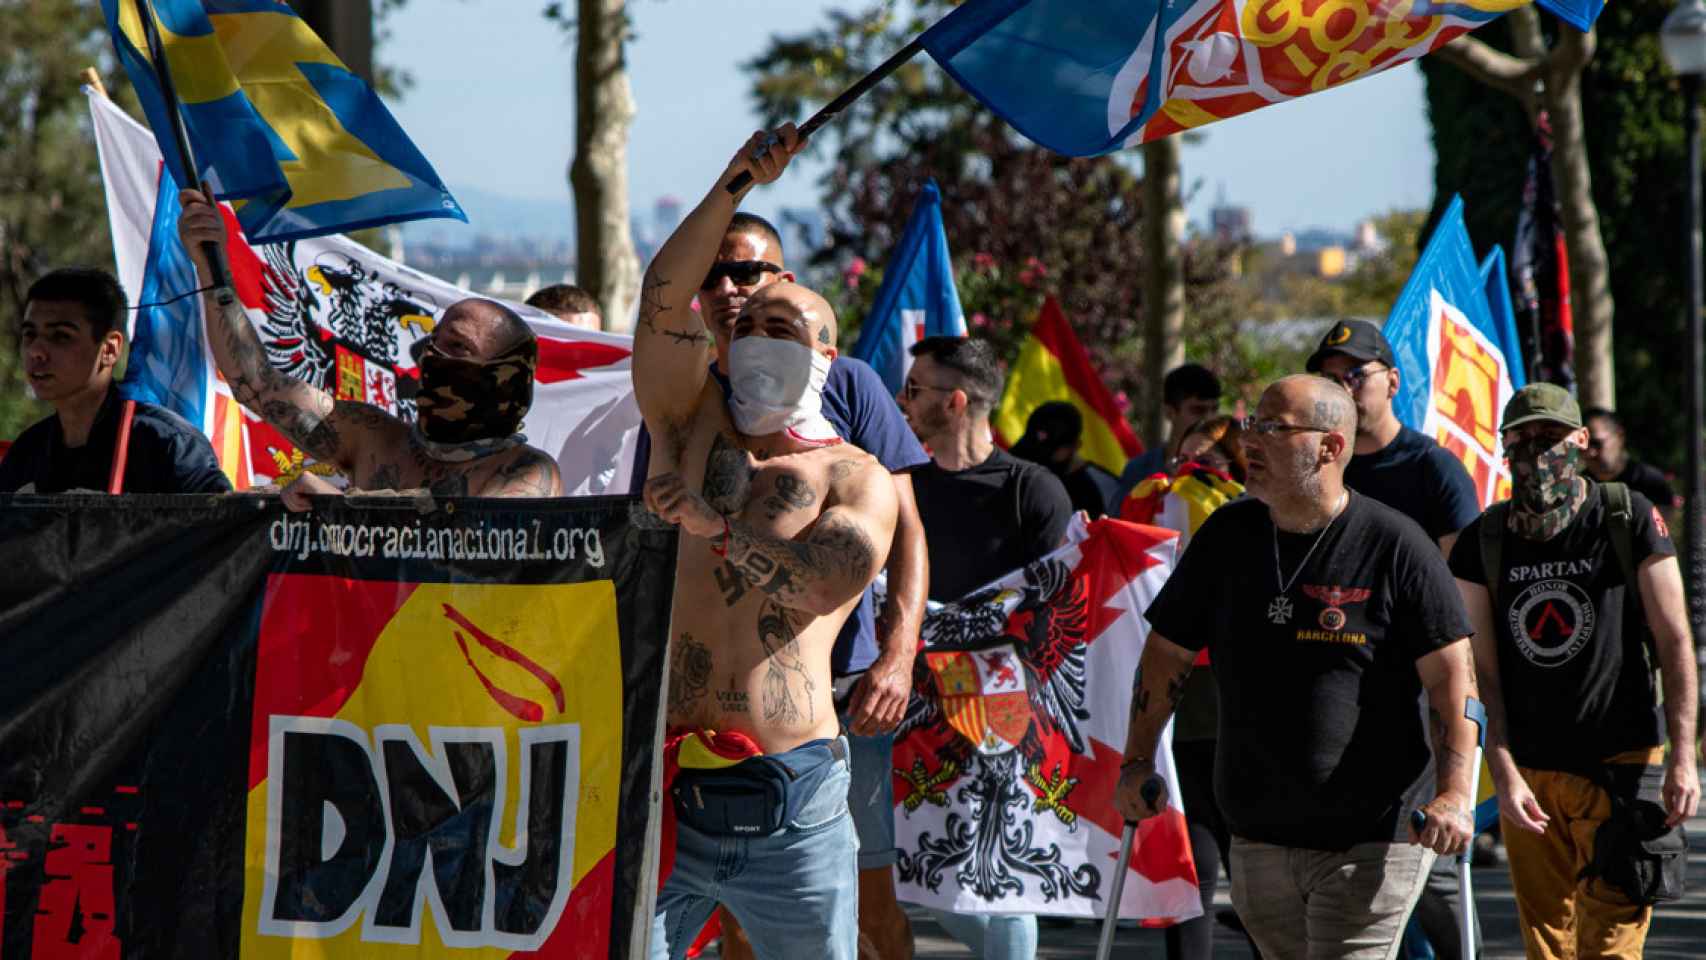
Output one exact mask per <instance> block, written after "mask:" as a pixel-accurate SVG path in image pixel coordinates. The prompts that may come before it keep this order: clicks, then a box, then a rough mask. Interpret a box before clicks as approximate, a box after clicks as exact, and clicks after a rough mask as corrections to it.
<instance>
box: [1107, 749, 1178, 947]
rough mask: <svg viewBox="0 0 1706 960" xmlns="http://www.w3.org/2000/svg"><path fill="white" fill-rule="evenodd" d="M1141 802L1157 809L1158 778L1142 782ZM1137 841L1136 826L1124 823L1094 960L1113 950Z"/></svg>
mask: <svg viewBox="0 0 1706 960" xmlns="http://www.w3.org/2000/svg"><path fill="white" fill-rule="evenodd" d="M1140 789H1141V791H1142V793H1143V802H1144V803H1147V804H1149V808H1150V809H1151V810H1155V809H1158V808H1157V805H1156V802H1157V801H1158V800H1160V799H1161V790H1162V783H1161V779H1160V778H1159V777H1150V778H1149V779H1148V780H1145V781H1143V786H1142V787H1141V788H1140ZM1136 839H1137V824H1136V823H1133V822H1131V821H1129V820H1128V821H1126V825H1125V830H1123V831H1121V833H1120V859H1119V863H1118V865H1117V868H1116V869H1115V870H1114V884H1113V888H1112V889H1111V890H1109V891H1108V912H1107V914H1106V915H1105V916H1104V917H1103V918H1102V938H1101V940H1099V941H1098V942H1097V944H1096V960H1108V957H1109V956H1111V955H1112V954H1113V950H1114V928H1115V927H1117V926H1119V922H1120V897H1121V896H1123V895H1124V894H1125V875H1126V871H1127V870H1128V869H1129V868H1130V867H1129V865H1130V863H1131V845H1132V842H1133V841H1135V840H1136Z"/></svg>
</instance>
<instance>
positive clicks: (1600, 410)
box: [1582, 407, 1626, 433]
mask: <svg viewBox="0 0 1706 960" xmlns="http://www.w3.org/2000/svg"><path fill="white" fill-rule="evenodd" d="M1589 420H1604V421H1606V422H1607V423H1609V424H1611V426H1612V428H1613V429H1614V430H1616V431H1617V432H1618V433H1624V432H1626V431H1625V430H1624V429H1623V418H1622V417H1619V416H1618V415H1617V411H1615V410H1612V409H1611V408H1609V407H1588V408H1587V409H1586V410H1583V411H1582V423H1584V424H1585V423H1587V422H1588V421H1589Z"/></svg>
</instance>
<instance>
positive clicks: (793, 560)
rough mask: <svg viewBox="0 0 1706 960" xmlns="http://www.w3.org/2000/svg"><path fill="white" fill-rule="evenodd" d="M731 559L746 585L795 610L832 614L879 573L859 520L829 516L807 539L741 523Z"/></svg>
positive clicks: (733, 532)
mask: <svg viewBox="0 0 1706 960" xmlns="http://www.w3.org/2000/svg"><path fill="white" fill-rule="evenodd" d="M726 549H727V553H728V560H729V563H730V564H731V565H733V567H734V568H735V570H737V571H738V572H739V573H740V575H741V576H742V577H743V578H744V579H745V580H746V582H747V584H748V585H749V586H752V587H756V588H758V589H759V590H762V591H764V592H765V593H767V594H769V595H770V596H771V597H772V598H773V599H774V600H775V601H776V602H777V603H779V604H781V605H782V606H784V607H790V608H793V609H796V610H806V611H809V612H811V613H817V614H820V615H822V614H827V613H831V612H833V611H834V610H835V609H837V608H838V607H840V606H841V605H842V604H843V603H846V602H847V601H848V600H850V599H852V598H853V597H856V596H858V595H859V592H860V591H862V590H864V589H865V587H866V586H867V585H869V584H870V582H871V578H872V577H873V576H875V574H876V570H877V564H878V563H879V562H880V561H879V558H878V557H877V549H876V546H875V545H873V544H872V543H871V538H870V537H868V536H866V535H865V531H864V529H863V528H861V527H860V526H859V525H858V524H857V523H855V522H854V521H852V520H850V519H848V518H846V517H839V516H836V515H834V514H833V513H831V514H826V515H825V516H824V517H823V518H822V519H820V520H819V521H818V524H817V527H816V528H814V529H813V530H812V532H811V535H810V536H808V537H807V538H806V539H805V541H804V542H801V541H796V540H783V539H781V538H779V537H773V536H770V535H768V534H763V533H756V532H754V531H751V530H748V529H746V528H745V527H744V526H741V525H739V524H736V525H734V526H732V527H731V528H730V532H729V537H728V542H727V544H726Z"/></svg>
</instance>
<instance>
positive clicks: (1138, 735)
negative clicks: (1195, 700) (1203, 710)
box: [1114, 630, 1197, 821]
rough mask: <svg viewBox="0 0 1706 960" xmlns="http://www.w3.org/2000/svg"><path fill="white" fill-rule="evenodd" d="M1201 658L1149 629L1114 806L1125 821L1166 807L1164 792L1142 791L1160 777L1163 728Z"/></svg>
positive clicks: (1133, 693)
mask: <svg viewBox="0 0 1706 960" xmlns="http://www.w3.org/2000/svg"><path fill="white" fill-rule="evenodd" d="M1196 658H1197V654H1196V651H1194V650H1187V649H1185V648H1184V647H1181V646H1179V645H1178V644H1176V643H1174V642H1172V641H1171V640H1168V639H1167V638H1166V637H1164V636H1162V635H1161V634H1160V633H1158V632H1156V631H1154V630H1151V631H1149V639H1148V640H1146V641H1144V644H1143V655H1142V656H1141V657H1140V658H1138V661H1137V675H1136V676H1134V677H1133V678H1132V682H1131V719H1130V721H1129V724H1128V725H1127V727H1126V734H1125V758H1124V760H1123V762H1121V764H1120V779H1119V783H1118V785H1117V786H1116V787H1115V788H1114V807H1115V808H1116V809H1118V810H1119V812H1120V816H1121V817H1123V818H1125V819H1126V820H1130V821H1137V820H1145V819H1148V818H1149V817H1153V816H1155V815H1156V814H1158V813H1160V812H1161V808H1162V807H1164V806H1166V803H1165V802H1164V799H1163V798H1162V797H1156V798H1155V799H1154V801H1153V802H1151V800H1150V798H1148V797H1145V796H1144V795H1143V787H1144V784H1145V783H1146V782H1147V781H1148V780H1149V778H1151V777H1153V776H1155V772H1156V771H1155V752H1156V749H1157V747H1158V746H1159V745H1160V743H1161V731H1162V730H1165V729H1166V728H1167V720H1168V719H1169V718H1171V717H1172V716H1173V711H1174V710H1176V709H1177V708H1178V706H1179V701H1180V700H1181V699H1183V697H1184V695H1185V680H1186V679H1187V678H1189V677H1190V675H1191V664H1192V663H1194V662H1195V661H1196Z"/></svg>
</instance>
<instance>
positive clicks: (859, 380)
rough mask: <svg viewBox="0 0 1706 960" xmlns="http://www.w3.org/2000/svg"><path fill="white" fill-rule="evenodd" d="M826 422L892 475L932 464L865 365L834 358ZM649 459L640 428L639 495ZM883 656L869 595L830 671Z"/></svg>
mask: <svg viewBox="0 0 1706 960" xmlns="http://www.w3.org/2000/svg"><path fill="white" fill-rule="evenodd" d="M711 376H713V377H715V378H716V380H717V383H719V384H721V385H722V388H723V396H724V397H727V396H728V395H729V380H728V378H727V377H725V376H723V375H722V374H721V373H719V372H718V370H717V365H716V364H715V363H713V364H711ZM823 417H824V419H825V420H828V421H829V425H830V426H832V427H834V428H835V432H836V433H838V434H840V435H841V438H842V439H843V440H846V441H847V442H848V443H851V444H852V445H854V446H855V447H858V448H859V449H861V450H863V451H865V452H866V453H868V454H870V455H871V456H873V457H876V458H877V462H878V463H881V464H882V465H883V467H884V469H886V470H888V471H889V472H890V473H906V472H908V471H911V470H916V469H918V468H919V467H922V466H924V465H925V464H927V463H929V462H930V455H929V454H928V453H925V452H924V447H923V445H921V444H920V443H919V442H918V438H917V437H916V436H914V435H913V433H912V428H911V427H909V426H907V424H906V418H905V417H903V416H902V415H901V412H900V407H899V406H898V405H897V404H896V403H895V402H894V397H893V396H892V395H891V394H890V393H889V388H888V386H887V385H886V384H884V383H883V378H882V377H880V376H878V375H877V371H875V370H873V369H871V365H870V364H868V363H866V362H865V361H863V360H857V359H854V358H853V357H836V358H835V361H834V362H833V363H831V364H830V365H829V379H828V381H826V382H825V383H824V387H823ZM651 459H652V438H651V434H649V433H647V432H646V429H645V428H644V427H641V428H640V439H639V442H638V444H637V445H636V448H635V451H634V476H633V486H632V487H630V488H629V489H631V490H635V491H638V490H639V489H640V488H641V487H643V486H645V483H646V470H647V468H648V467H649V466H650V465H651ZM879 652H880V651H879V650H878V649H877V627H876V611H875V606H874V604H873V603H872V601H871V591H870V590H868V589H867V590H866V591H865V595H864V596H863V597H861V598H859V605H858V606H857V607H854V608H853V614H852V616H849V617H848V618H847V622H846V623H844V624H842V626H841V635H840V636H839V637H836V639H835V649H834V650H833V651H832V652H831V653H830V655H829V665H830V669H831V671H833V673H834V674H835V676H838V677H844V676H847V675H848V674H852V673H858V672H860V671H861V670H865V669H866V668H868V667H870V665H871V664H872V663H873V662H875V661H876V659H877V654H878V653H879Z"/></svg>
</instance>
